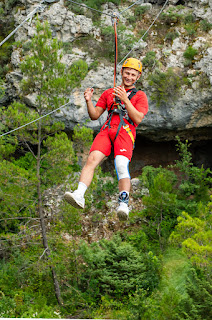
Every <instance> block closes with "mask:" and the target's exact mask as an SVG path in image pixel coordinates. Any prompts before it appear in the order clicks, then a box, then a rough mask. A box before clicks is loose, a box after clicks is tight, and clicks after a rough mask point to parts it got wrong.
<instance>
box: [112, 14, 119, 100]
mask: <svg viewBox="0 0 212 320" xmlns="http://www.w3.org/2000/svg"><path fill="white" fill-rule="evenodd" d="M118 21H119V17H118V15H117V14H114V15H113V18H112V23H113V27H114V34H115V46H114V47H115V54H114V81H113V88H115V87H116V77H117V62H118V36H117V23H118ZM113 102H114V106H116V105H117V103H116V97H115V96H114V98H113Z"/></svg>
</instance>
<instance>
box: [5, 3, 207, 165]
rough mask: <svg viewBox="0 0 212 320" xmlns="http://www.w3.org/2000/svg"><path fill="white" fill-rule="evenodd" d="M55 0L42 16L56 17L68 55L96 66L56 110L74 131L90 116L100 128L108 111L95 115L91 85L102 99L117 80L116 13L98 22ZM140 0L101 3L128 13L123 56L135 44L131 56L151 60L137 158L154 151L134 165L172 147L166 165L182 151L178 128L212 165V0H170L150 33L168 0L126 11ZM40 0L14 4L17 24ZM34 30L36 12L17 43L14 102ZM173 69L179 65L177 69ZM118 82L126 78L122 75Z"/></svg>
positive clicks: (10, 86) (121, 29) (11, 86)
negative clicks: (88, 96) (88, 94)
mask: <svg viewBox="0 0 212 320" xmlns="http://www.w3.org/2000/svg"><path fill="white" fill-rule="evenodd" d="M50 2H51V1H49V3H44V4H43V5H41V7H40V9H39V10H38V16H39V18H40V19H41V20H43V21H44V20H48V21H49V23H50V26H51V30H52V35H53V37H57V38H58V39H60V40H61V41H62V42H63V43H64V49H63V60H62V61H63V62H64V63H66V64H67V65H71V64H72V63H73V62H74V61H76V60H78V59H83V60H84V61H86V62H87V64H88V67H89V72H88V74H87V76H86V77H85V79H84V80H83V81H82V83H81V87H80V88H76V89H74V90H73V92H71V93H69V94H68V96H69V99H70V103H69V105H68V106H67V107H65V108H63V109H61V111H60V113H58V114H56V115H55V116H56V117H57V118H58V119H60V120H62V121H63V122H64V123H65V125H66V130H67V131H72V129H73V127H74V126H75V125H76V124H77V123H79V124H85V123H86V125H87V126H89V127H91V128H93V129H94V131H98V130H99V128H100V127H101V125H102V124H103V122H104V121H105V118H106V115H103V116H102V117H101V118H100V119H99V120H98V121H89V117H88V113H87V110H86V105H85V101H84V98H83V91H84V89H85V88H87V87H93V88H94V96H93V100H94V102H96V101H97V100H98V97H99V96H100V94H101V93H102V92H103V91H104V90H105V89H106V88H109V87H112V86H113V59H111V57H112V55H113V53H111V48H110V47H111V46H112V42H111V41H112V40H113V35H112V30H111V28H112V27H111V25H112V24H111V18H110V17H109V16H107V15H104V14H102V15H101V16H99V17H98V19H97V20H98V21H97V20H95V19H96V18H95V17H94V16H93V15H92V12H91V11H90V10H89V9H87V8H84V7H80V9H79V8H78V12H77V13H76V12H75V10H73V6H74V5H73V4H72V5H71V6H70V2H69V1H64V0H60V1H55V2H53V3H50ZM134 2H136V1H132V0H131V1H123V3H122V4H121V5H120V6H119V7H117V6H115V5H114V4H113V3H112V2H107V3H106V4H104V5H102V6H101V7H100V8H99V10H101V11H102V12H103V13H110V14H111V13H113V12H117V13H120V12H123V14H121V15H120V20H119V23H118V34H119V42H120V50H119V59H120V60H121V59H122V58H123V57H124V55H125V54H127V53H128V52H129V51H130V50H131V49H132V48H133V51H132V53H131V55H133V56H135V57H136V58H138V59H141V60H142V61H143V74H142V80H141V81H139V82H138V84H137V87H138V88H141V89H142V90H143V91H145V92H146V94H147V96H148V99H149V112H148V114H147V116H146V117H145V118H144V120H143V121H142V123H141V124H140V125H139V127H138V128H137V145H136V152H137V153H136V154H135V158H136V157H139V155H140V156H141V157H143V158H145V157H146V162H145V161H143V162H142V164H140V165H139V166H138V168H137V165H136V160H135V162H134V167H135V168H137V169H138V170H139V168H140V167H142V166H143V165H146V164H154V161H153V159H155V158H160V157H162V156H163V153H165V154H167V161H165V162H164V165H166V164H168V163H170V162H172V160H174V158H175V155H176V154H175V152H174V149H175V147H174V142H173V141H174V139H175V136H176V135H179V136H181V137H182V138H186V139H189V140H191V141H193V142H194V149H195V146H196V148H197V149H195V150H200V151H196V155H197V156H196V161H197V162H198V161H199V162H200V163H201V161H202V162H203V163H204V164H206V163H207V165H209V166H212V159H211V158H212V156H211V154H210V150H209V148H211V141H212V105H211V97H212V90H211V84H212V47H211V43H212V41H211V40H212V30H211V23H212V0H200V1H199V0H198V1H197V0H196V1H188V0H185V1H182V0H178V1H177V0H170V1H169V2H168V4H167V6H166V7H165V9H164V11H163V12H162V13H161V15H160V17H159V18H158V19H157V21H156V22H155V24H154V25H153V26H152V28H151V29H150V30H149V32H148V35H146V36H145V37H144V38H143V39H141V36H142V34H143V33H144V31H145V30H147V29H148V27H149V26H150V25H151V23H152V22H153V20H154V19H155V17H156V16H157V14H158V13H159V11H160V10H161V8H162V6H163V5H164V3H165V1H164V0H149V1H141V2H140V4H137V5H135V6H133V7H132V8H130V9H128V10H126V11H125V9H126V8H127V7H129V5H131V4H133V3H134ZM39 3H40V2H39V1H32V0H21V1H19V2H18V6H17V7H16V8H14V9H13V11H12V15H13V17H14V19H15V25H16V26H17V25H19V24H20V23H21V22H22V21H23V20H24V19H25V18H26V16H27V14H29V13H30V12H31V11H32V10H33V9H34V8H35V7H36V6H38V4H39ZM72 10H73V11H72ZM79 10H80V14H79ZM99 15H100V14H99ZM94 18H95V19H94ZM108 30H109V32H108ZM106 31H107V32H106ZM110 32H111V34H109V35H108V33H110ZM34 34H35V18H33V19H31V20H29V21H28V22H26V23H25V24H24V25H23V27H21V28H20V29H19V30H18V31H17V32H16V34H15V41H16V42H19V43H21V45H19V46H14V47H13V52H12V56H11V70H10V72H8V74H7V76H6V79H7V84H6V86H7V101H11V100H12V99H14V98H17V96H18V91H19V83H20V80H21V79H22V75H21V72H20V69H19V65H20V62H21V61H22V59H23V58H24V46H26V45H27V41H28V40H29V39H30V38H32V37H33V36H34ZM107 50H108V51H110V53H111V56H110V57H109V58H108V56H107V54H105V51H107ZM189 50H190V51H189ZM120 69H121V64H119V65H118V72H120ZM168 70H172V73H170V74H169V75H168ZM151 76H152V78H151ZM156 76H157V77H156ZM174 77H175V78H174ZM163 79H164V81H163ZM160 81H161V83H160ZM117 83H120V76H118V79H117ZM167 93H168V94H167ZM5 101H6V100H5V98H4V103H5ZM25 102H26V103H27V104H28V105H29V107H31V106H33V97H30V96H28V97H25ZM161 143H164V144H163V148H159V150H158V147H156V149H155V150H152V152H149V153H148V151H147V149H148V148H149V147H148V146H154V145H155V146H156V145H157V146H158V145H160V144H161ZM203 146H205V149H204V150H207V151H204V152H205V153H204V152H203V154H204V156H202V157H201V156H200V154H199V152H200V153H201V148H202V147H203ZM168 148H171V150H172V151H173V152H172V156H171V157H169V156H168V151H167V150H168ZM156 150H158V151H156ZM194 153H195V152H194ZM201 154H202V153H201ZM203 158H204V160H203ZM198 159H199V160H198ZM200 159H202V160H200ZM158 163H160V161H159V162H158ZM158 163H157V164H158ZM133 171H136V169H135V170H133Z"/></svg>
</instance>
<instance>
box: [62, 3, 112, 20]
mask: <svg viewBox="0 0 212 320" xmlns="http://www.w3.org/2000/svg"><path fill="white" fill-rule="evenodd" d="M68 1H69V2H72V3H75V4H76V5H78V6H81V7H84V8H87V9H90V10H93V11H96V12H99V13H101V14H104V15H106V16H110V17H113V15H112V14H110V13H105V12H102V11H100V10H97V9H94V8H91V7H89V6H87V5H86V4H84V3H79V2H76V1H72V0H68Z"/></svg>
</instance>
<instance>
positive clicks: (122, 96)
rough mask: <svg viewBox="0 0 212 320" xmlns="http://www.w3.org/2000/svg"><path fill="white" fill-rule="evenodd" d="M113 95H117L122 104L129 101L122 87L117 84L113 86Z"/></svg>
mask: <svg viewBox="0 0 212 320" xmlns="http://www.w3.org/2000/svg"><path fill="white" fill-rule="evenodd" d="M113 95H114V96H116V97H118V98H119V99H120V100H121V101H122V102H123V103H124V104H125V103H127V101H129V99H128V96H127V93H126V91H125V88H124V87H121V86H118V87H115V88H114V92H113Z"/></svg>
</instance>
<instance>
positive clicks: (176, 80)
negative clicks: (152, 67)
mask: <svg viewBox="0 0 212 320" xmlns="http://www.w3.org/2000/svg"><path fill="white" fill-rule="evenodd" d="M149 85H150V86H151V87H152V93H151V95H150V97H151V99H152V101H154V102H156V105H157V106H160V105H161V104H162V103H165V104H167V103H173V102H175V101H176V100H177V99H178V98H179V94H180V90H181V85H182V79H181V77H180V76H178V75H177V74H176V73H175V72H174V71H173V70H172V68H169V69H168V70H167V72H162V71H160V70H156V71H155V72H154V73H153V74H151V75H150V76H149Z"/></svg>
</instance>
